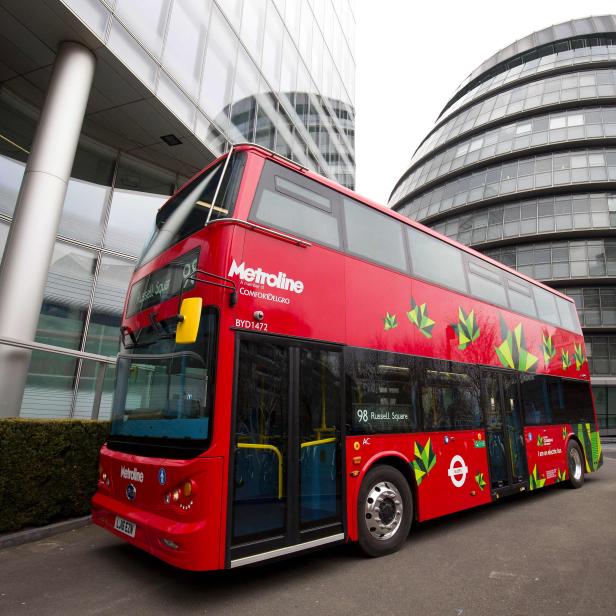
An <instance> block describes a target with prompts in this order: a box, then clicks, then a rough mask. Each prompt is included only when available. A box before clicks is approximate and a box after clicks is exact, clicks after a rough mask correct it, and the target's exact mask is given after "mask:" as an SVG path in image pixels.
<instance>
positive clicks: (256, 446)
mask: <svg viewBox="0 0 616 616" xmlns="http://www.w3.org/2000/svg"><path fill="white" fill-rule="evenodd" d="M237 448H238V449H265V450H267V451H273V452H274V453H275V454H276V457H277V458H278V499H279V500H280V499H281V498H282V496H283V493H284V492H283V489H282V454H281V453H280V449H278V447H274V445H266V444H263V443H238V444H237Z"/></svg>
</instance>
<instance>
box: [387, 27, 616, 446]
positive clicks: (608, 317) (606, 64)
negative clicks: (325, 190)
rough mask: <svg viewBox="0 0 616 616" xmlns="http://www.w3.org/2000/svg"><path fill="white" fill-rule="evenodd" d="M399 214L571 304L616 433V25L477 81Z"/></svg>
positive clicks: (522, 54) (543, 42)
mask: <svg viewBox="0 0 616 616" xmlns="http://www.w3.org/2000/svg"><path fill="white" fill-rule="evenodd" d="M390 205H391V207H393V208H394V209H395V210H397V211H399V212H401V213H403V214H406V215H407V216H409V217H411V218H413V219H415V220H418V221H420V222H422V223H424V224H427V225H428V226H430V227H432V228H434V229H435V230H437V231H439V232H440V233H443V234H445V235H447V236H449V237H451V238H453V239H455V240H457V241H459V242H463V243H465V244H468V245H470V246H472V247H473V248H475V249H477V250H480V251H482V252H484V253H485V254H487V255H489V256H491V257H493V258H495V259H497V260H499V261H502V262H503V263H505V264H507V265H509V266H511V267H514V268H516V269H518V270H519V271H520V272H523V273H524V274H528V275H529V276H532V277H533V278H537V279H539V280H542V281H544V282H546V283H547V284H549V285H551V286H553V287H555V288H558V289H559V290H561V291H563V292H564V293H566V294H568V295H569V296H571V297H572V298H573V299H574V300H575V302H576V305H577V308H578V313H579V315H580V322H581V324H582V327H583V329H584V335H585V338H586V345H587V352H588V360H589V364H590V370H591V373H592V378H593V383H594V391H595V402H596V404H597V412H598V416H599V421H600V424H601V427H602V429H603V430H604V432H605V431H608V430H609V431H610V432H611V433H613V434H616V16H613V15H607V16H601V17H588V18H586V19H578V20H574V21H570V22H567V23H563V24H558V25H555V26H551V27H549V28H546V29H545V30H541V31H539V32H535V33H533V34H530V35H528V36H527V37H525V38H523V39H520V40H519V41H516V42H515V43H513V44H511V45H509V46H508V47H506V48H504V49H502V50H501V51H499V52H498V53H497V54H495V55H494V56H492V57H491V58H489V59H488V60H486V61H485V62H484V63H483V64H482V65H481V66H480V67H478V68H477V69H476V70H475V71H473V72H472V73H471V74H470V75H469V77H468V78H467V79H466V80H465V81H464V82H463V83H462V84H461V86H460V87H459V88H458V89H457V90H456V92H455V93H454V95H453V96H452V97H451V99H450V100H449V101H448V102H447V104H446V105H445V107H444V108H443V110H442V112H441V113H440V115H439V117H438V119H437V121H436V125H435V126H434V128H433V129H432V130H431V131H430V133H429V134H428V135H427V136H426V137H425V139H424V140H423V141H422V143H421V144H420V145H419V147H418V148H417V150H416V151H415V153H414V155H413V157H412V160H411V164H410V166H409V168H408V169H407V170H406V171H405V173H404V174H403V175H402V177H401V178H400V179H399V180H398V182H397V184H396V185H395V187H394V189H393V192H392V194H391V197H390Z"/></svg>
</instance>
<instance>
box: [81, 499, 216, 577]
mask: <svg viewBox="0 0 616 616" xmlns="http://www.w3.org/2000/svg"><path fill="white" fill-rule="evenodd" d="M117 517H120V518H122V519H124V520H126V521H128V522H131V523H132V524H134V525H135V533H134V537H131V536H129V535H128V534H125V533H123V532H120V531H119V530H117V529H116V527H115V525H116V518H117ZM92 521H93V522H94V523H95V524H97V525H98V526H100V527H102V528H104V529H106V530H108V531H109V532H111V533H113V534H114V535H116V536H117V537H120V538H121V539H124V540H125V541H127V542H128V543H130V544H132V545H134V546H136V547H138V548H141V549H142V550H144V551H146V552H149V553H150V554H152V555H153V556H156V557H157V558H160V559H161V560H164V561H165V562H167V563H169V564H171V565H174V566H176V567H179V568H181V569H189V570H192V571H205V570H209V569H217V568H219V567H220V564H219V563H218V545H209V546H208V541H207V538H208V537H207V535H208V533H207V527H206V522H205V520H200V521H198V522H178V521H177V520H173V519H170V518H165V517H163V516H160V515H157V514H154V513H150V512H148V511H143V510H140V509H137V508H135V507H134V506H127V505H125V504H124V503H122V502H120V501H118V500H116V499H114V498H112V497H110V496H107V495H105V494H101V493H100V492H97V493H96V494H95V495H94V497H93V498H92ZM209 535H210V537H209V539H210V541H212V540H213V539H214V538H215V537H214V533H211V532H210V533H209Z"/></svg>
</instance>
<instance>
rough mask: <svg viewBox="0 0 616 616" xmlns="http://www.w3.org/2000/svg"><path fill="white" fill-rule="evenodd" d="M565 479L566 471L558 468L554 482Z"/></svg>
mask: <svg viewBox="0 0 616 616" xmlns="http://www.w3.org/2000/svg"><path fill="white" fill-rule="evenodd" d="M565 479H567V471H566V470H563V471H561V470H560V469H558V477H557V479H556V482H557V483H558V482H559V481H565Z"/></svg>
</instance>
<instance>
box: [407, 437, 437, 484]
mask: <svg viewBox="0 0 616 616" xmlns="http://www.w3.org/2000/svg"><path fill="white" fill-rule="evenodd" d="M413 453H414V454H415V459H414V460H413V462H412V466H413V471H414V472H415V481H416V482H417V486H419V485H420V484H421V482H422V481H423V480H424V478H425V476H426V475H427V474H428V473H429V472H430V471H431V470H432V469H433V468H434V465H435V464H436V455H435V454H434V451H433V450H432V443H431V442H430V439H428V440H427V441H426V444H425V445H424V446H423V447H422V446H421V445H420V444H419V441H415V446H414V448H413Z"/></svg>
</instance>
